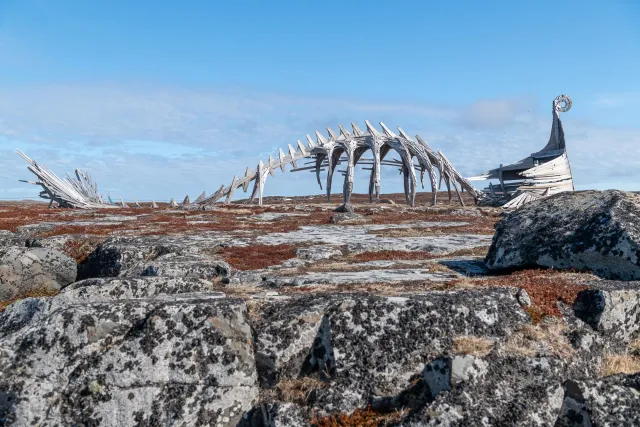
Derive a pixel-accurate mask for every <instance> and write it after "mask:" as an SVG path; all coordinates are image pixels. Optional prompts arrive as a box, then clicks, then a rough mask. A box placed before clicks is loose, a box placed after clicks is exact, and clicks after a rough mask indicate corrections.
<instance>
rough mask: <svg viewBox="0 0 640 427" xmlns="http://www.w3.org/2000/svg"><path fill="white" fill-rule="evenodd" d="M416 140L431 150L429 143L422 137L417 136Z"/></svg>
mask: <svg viewBox="0 0 640 427" xmlns="http://www.w3.org/2000/svg"><path fill="white" fill-rule="evenodd" d="M416 139H417V140H418V142H419V143H420V144H422V145H424V146H425V147H427V148H429V149H431V148H430V147H429V144H427V143H426V142H425V141H424V139H422V138H421V137H420V135H416Z"/></svg>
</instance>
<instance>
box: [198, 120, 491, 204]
mask: <svg viewBox="0 0 640 427" xmlns="http://www.w3.org/2000/svg"><path fill="white" fill-rule="evenodd" d="M351 125H352V128H353V132H352V133H350V132H348V131H346V130H345V129H344V127H343V126H342V125H339V129H340V132H339V134H336V133H335V132H334V131H333V130H332V129H331V128H327V133H328V139H327V138H325V137H324V136H323V135H322V134H321V133H320V132H319V131H316V132H315V136H316V141H315V142H314V141H313V140H312V138H311V136H310V135H306V139H307V142H308V145H309V146H308V149H307V147H305V146H304V145H303V144H302V142H300V141H297V144H298V147H299V151H296V150H295V149H294V148H293V147H292V146H291V145H288V149H289V153H288V154H285V152H284V151H283V150H281V149H279V150H278V159H274V158H273V156H269V161H268V163H267V164H266V165H265V164H264V163H262V162H260V164H259V165H258V170H256V171H255V172H254V171H251V169H250V168H247V172H246V174H245V177H244V178H243V179H240V180H236V179H234V181H233V182H232V184H231V185H230V186H229V187H224V191H223V196H227V199H229V198H230V194H233V192H234V191H235V189H236V188H239V187H242V188H243V190H244V191H246V190H247V186H248V184H249V183H250V182H251V181H253V182H254V188H253V191H252V194H251V198H252V200H255V199H256V198H257V199H258V202H259V203H262V196H261V195H262V193H263V191H264V185H265V181H266V176H267V175H274V173H275V170H276V169H278V168H280V169H281V170H282V171H286V165H288V164H291V165H292V169H291V172H298V171H305V170H306V171H310V172H315V174H316V180H317V181H318V185H319V186H320V188H321V189H322V188H323V184H322V180H321V178H320V172H324V171H326V180H325V184H326V188H325V189H324V190H325V191H326V194H327V199H328V200H330V199H331V189H332V181H333V175H334V173H335V172H337V173H339V174H341V175H343V176H344V184H343V200H344V201H345V202H348V201H349V200H350V198H351V193H352V192H353V182H354V171H355V167H356V166H357V165H358V163H359V162H360V164H361V165H367V166H371V167H370V168H366V170H371V173H370V183H369V196H370V199H371V200H372V201H373V200H374V196H375V200H379V197H380V171H381V167H382V166H395V167H398V169H399V172H400V173H401V174H403V180H404V181H406V184H405V191H406V199H407V203H409V204H410V205H413V204H414V203H415V194H416V191H417V188H418V178H417V173H416V171H419V172H420V183H421V185H422V187H423V188H424V175H425V173H428V176H429V182H430V184H431V190H432V204H435V201H436V193H437V191H436V190H437V188H436V173H435V171H436V170H438V172H439V173H440V178H441V180H442V179H443V178H444V177H446V179H447V184H448V185H451V184H452V183H453V184H454V188H455V191H456V192H458V191H459V190H458V187H457V186H456V185H455V184H458V185H460V188H461V189H463V190H467V191H469V192H470V193H471V194H473V195H476V194H482V193H481V192H480V191H478V190H476V189H475V188H473V186H471V184H470V183H469V182H468V181H466V180H465V179H464V178H463V177H462V176H461V175H460V174H459V173H458V172H457V171H456V170H455V169H454V168H453V166H452V165H451V164H450V162H449V161H448V160H447V159H446V158H445V157H444V155H443V154H442V153H435V152H434V151H433V150H431V148H429V146H428V145H427V144H426V143H425V142H424V141H423V140H422V139H421V138H420V137H419V136H417V137H416V138H417V141H416V140H412V139H410V138H409V137H408V135H407V134H406V133H405V132H404V130H402V129H401V128H398V130H399V135H397V134H396V133H394V132H393V131H391V130H390V129H389V128H388V127H387V126H386V125H385V124H384V123H382V122H380V126H381V128H382V132H379V131H378V130H377V129H375V128H374V127H373V126H372V125H371V123H369V122H368V121H365V125H366V129H367V132H366V133H363V132H362V131H361V130H360V129H359V128H358V126H357V125H356V124H355V123H352V124H351ZM391 150H393V151H394V152H396V153H397V154H398V157H399V158H398V159H389V160H385V156H386V155H387V154H388V153H389V152H390V151H391ZM365 153H371V157H370V158H369V157H364V156H363V154H365ZM305 158H311V160H310V161H309V162H303V163H304V165H305V166H299V165H298V163H297V162H298V160H300V159H305ZM414 160H415V162H414ZM341 164H345V165H346V169H340V170H338V169H337V166H338V165H341ZM307 165H308V166H307ZM449 192H451V189H450V188H449ZM458 196H459V197H460V195H459V193H458ZM210 199H211V198H208V199H206V200H205V202H208V201H210Z"/></svg>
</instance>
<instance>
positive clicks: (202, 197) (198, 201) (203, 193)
mask: <svg viewBox="0 0 640 427" xmlns="http://www.w3.org/2000/svg"><path fill="white" fill-rule="evenodd" d="M206 198H207V192H206V191H203V192H202V193H200V195H199V196H198V197H197V198H196V199H195V200H194V201H193V203H194V204H196V205H197V204H199V203H200V202H202V201H203V200H204V199H206Z"/></svg>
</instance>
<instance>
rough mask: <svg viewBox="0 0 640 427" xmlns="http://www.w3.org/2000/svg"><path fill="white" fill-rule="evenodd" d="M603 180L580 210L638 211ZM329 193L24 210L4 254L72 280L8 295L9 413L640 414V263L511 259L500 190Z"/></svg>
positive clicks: (75, 420)
mask: <svg viewBox="0 0 640 427" xmlns="http://www.w3.org/2000/svg"><path fill="white" fill-rule="evenodd" d="M605 193H606V192H605ZM605 193H602V194H603V196H602V197H601V200H599V201H598V202H597V203H596V202H594V205H593V206H591V205H589V206H591V207H589V206H587V208H586V210H585V212H584V213H583V214H584V215H583V216H582V217H580V218H583V219H584V223H583V225H584V224H591V223H590V222H589V221H591V220H592V219H593V218H594V216H593V213H594V212H596V211H597V210H598V209H600V210H601V211H603V212H604V210H605V208H606V209H609V210H610V211H611V212H614V213H615V214H616V215H618V216H620V217H621V216H622V213H619V212H618V210H617V209H618V208H617V207H616V206H618V205H617V204H619V203H623V202H621V200H622V201H624V200H626V197H627V196H624V195H622V196H620V198H619V199H616V197H618V196H617V195H616V194H614V193H606V194H605ZM464 194H465V195H466V192H465V193H464ZM574 196H575V195H574ZM575 197H582V196H579V195H578V196H575ZM590 197H591V196H590ZM593 197H596V196H593ZM403 198H404V196H403V195H400V197H399V198H396V199H395V200H396V201H400V202H401V201H402V200H404V199H403ZM311 199H312V198H291V199H283V198H280V199H277V200H276V201H277V203H274V204H273V205H272V206H268V207H264V208H258V207H255V206H251V205H242V206H239V205H234V204H231V205H229V206H223V205H215V206H211V207H208V208H207V209H205V210H200V209H198V210H193V209H186V208H185V209H179V210H177V209H172V210H167V209H158V210H152V209H142V210H138V209H123V210H122V211H121V212H116V213H115V214H114V212H115V211H114V210H109V211H108V212H101V211H92V212H86V211H80V210H45V209H42V210H39V211H37V212H36V213H37V218H38V221H41V223H37V222H38V221H35V222H34V223H33V224H30V223H27V222H21V221H19V220H15V219H12V221H14V222H13V223H12V224H13V226H12V227H11V231H4V232H3V231H0V257H1V258H0V260H1V261H2V262H0V272H2V271H11V272H12V275H11V277H18V276H19V275H17V274H16V272H17V271H22V272H24V273H25V274H27V273H28V274H32V272H35V270H33V269H32V270H30V268H32V267H30V265H31V264H28V263H24V264H20V268H22V270H18V269H16V268H15V266H16V264H15V260H22V259H28V260H32V261H33V263H32V264H34V265H35V259H36V258H37V259H38V263H40V264H39V265H41V270H38V272H37V274H32V275H31V276H29V277H31V278H37V277H43V278H44V277H46V278H47V280H50V281H51V284H52V286H55V289H54V292H50V293H40V294H36V295H52V296H42V297H28V298H23V299H19V298H12V297H9V298H0V426H5V425H6V426H33V425H37V426H41V427H56V426H57V427H63V426H65V427H66V426H92V427H98V426H100V427H102V426H109V427H110V426H114V427H115V426H154V427H156V426H157V427H160V426H162V427H186V426H215V427H218V426H219V427H227V426H234V427H235V426H241V427H264V426H269V427H285V426H286V427H294V426H295V427H298V426H317V427H324V426H451V427H454V426H455V427H476V426H501V427H502V426H504V427H506V426H527V427H528V426H532V427H533V426H536V427H541V426H555V427H578V426H580V427H586V426H591V427H595V426H636V425H639V424H640V419H639V414H640V383H639V379H638V378H639V375H640V326H639V325H640V311H639V307H640V282H637V281H622V280H609V279H602V278H599V277H596V276H595V275H593V274H589V273H582V272H559V271H557V270H537V269H525V270H523V271H519V272H515V273H513V274H511V273H510V274H502V272H500V273H501V274H495V273H493V272H492V271H491V270H489V269H487V268H486V266H485V263H484V261H483V259H484V257H485V255H486V253H487V249H488V245H489V243H490V242H491V236H490V235H489V234H488V232H487V230H489V232H491V230H492V227H493V224H494V223H495V222H496V221H497V218H498V215H499V213H498V212H497V211H493V210H491V208H486V209H482V210H480V209H478V208H477V207H475V206H471V207H462V206H456V207H455V208H453V207H451V206H437V207H435V208H430V207H425V206H419V207H417V208H415V209H408V208H406V207H405V206H403V205H401V204H398V205H394V204H388V205H386V206H381V205H369V204H365V203H361V204H358V203H356V205H355V208H356V211H357V212H358V214H357V215H358V216H357V218H358V219H359V220H360V219H362V218H364V219H366V223H363V224H356V223H351V224H347V223H344V222H343V223H342V224H332V223H331V216H334V215H338V214H337V213H334V212H333V211H334V209H335V205H329V204H322V203H312V202H310V200H311ZM354 199H355V200H356V201H357V200H358V198H357V196H356V197H354ZM443 199H445V197H443ZM269 200H270V199H269V198H265V201H266V202H268V201H269ZM318 200H324V198H319V199H318ZM390 200H391V199H390ZM549 200H551V201H553V198H552V199H549ZM616 200H617V201H616ZM624 203H626V202H624ZM575 205H576V206H577V203H576V204H575ZM567 206H568V207H567V209H568V210H570V209H573V208H574V207H575V206H574V205H573V204H571V203H569V204H567ZM572 206H574V207H572ZM625 206H626V205H625ZM525 208H527V207H525ZM3 209H5V210H3ZM33 209H34V208H33V207H27V208H25V210H24V212H26V213H21V214H20V215H26V214H27V213H28V212H30V211H31V210H33ZM564 209H565V208H563V207H562V206H561V208H558V209H555V211H554V212H555V213H554V214H553V215H554V216H553V218H556V219H558V221H556V222H555V223H554V222H553V221H551V222H550V223H549V224H556V225H558V224H560V225H562V224H564V223H563V222H562V221H564V219H565V216H566V215H565V212H564ZM576 209H577V208H576ZM522 211H524V209H523V210H522ZM0 212H2V213H3V214H4V215H7V210H6V208H4V207H3V206H2V205H1V204H0ZM20 212H23V211H20ZM520 212H521V211H520V210H519V211H516V212H514V213H512V214H511V215H520ZM545 212H547V211H545ZM550 212H551V211H548V212H547V214H548V215H549V217H551V213H550ZM629 212H632V210H629ZM292 214H294V215H292ZM340 215H342V214H340ZM522 215H525V214H524V213H523V214H522ZM345 216H347V215H345ZM618 216H616V218H618ZM525 217H526V215H525ZM2 218H3V217H2V216H0V225H2ZM492 218H494V219H492ZM509 218H511V217H510V216H509V217H507V218H506V219H505V220H504V221H506V222H507V223H508V224H510V225H511V226H514V227H515V225H514V224H515V222H509V221H511V220H510V219H509ZM536 218H538V217H536ZM541 218H543V217H540V218H539V219H536V221H537V222H539V223H541V222H542V220H541ZM545 218H546V217H545ZM234 221H235V222H234ZM619 222H620V221H619ZM597 223H598V224H600V225H601V226H602V227H604V228H597V227H596V228H594V229H593V230H609V228H606V227H608V226H609V225H611V224H612V223H613V222H611V221H609V222H607V221H604V220H603V221H600V222H597ZM61 225H62V226H64V227H62V228H59V227H61ZM147 225H148V227H147ZM534 225H536V226H537V225H540V224H538V223H536V224H534ZM534 225H532V226H534ZM109 227H111V229H110V230H111V231H109V232H106V231H105V230H106V228H109ZM216 227H217V228H216ZM567 227H569V228H567V230H569V231H570V230H574V229H579V228H580V226H579V225H578V226H574V225H570V226H569V225H567ZM570 227H574V228H570ZM575 227H577V228H575ZM585 227H587V226H586V225H585ZM630 227H631V226H630ZM79 229H81V230H85V232H84V233H80V232H78V230H79ZM498 229H499V233H500V227H498ZM56 230H58V231H61V232H60V233H56ZM69 230H72V231H73V232H74V233H76V232H77V233H76V234H66V233H68V232H69ZM173 230H178V231H175V232H173ZM62 231H64V232H62ZM92 233H94V234H92ZM136 233H141V234H143V235H136ZM502 233H503V234H502V236H503V237H504V236H505V235H506V234H504V230H503V231H502ZM512 233H515V232H512ZM529 234H531V233H529V232H528V233H526V235H525V234H524V233H522V234H512V237H513V236H517V239H520V243H521V244H529V243H530V242H531V239H533V237H531V236H530V235H529ZM513 238H514V239H515V238H516V237H513ZM496 239H497V237H496ZM527 239H529V240H527ZM593 240H594V241H600V242H606V241H607V240H606V239H604V238H600V237H597V236H596V237H594V238H593ZM504 242H505V245H506V246H505V247H507V248H509V251H513V254H514V256H524V255H522V251H521V249H518V247H517V246H515V242H514V241H512V240H505V241H504ZM554 242H556V240H553V239H552V240H551V246H550V247H553V244H555V243H554ZM611 242H613V240H611ZM493 243H494V245H495V244H496V240H495V239H494V241H493ZM512 244H513V246H509V245H512ZM492 250H493V249H492ZM519 251H520V252H519ZM532 253H533V252H532ZM559 253H561V254H562V253H563V252H562V251H560V252H559ZM36 254H37V255H38V256H37V257H36ZM46 254H50V255H52V254H59V255H60V257H53V256H49V258H47V256H46ZM63 254H64V255H63ZM518 254H521V255H518ZM65 257H66V258H65ZM41 258H42V259H41ZM559 259H560V258H559ZM54 260H57V261H55V262H54ZM72 265H73V268H71V266H72ZM76 265H77V272H78V274H77V277H75V271H76V270H74V269H75V268H76ZM25 266H26V267H25ZM66 266H68V267H69V269H68V270H67V269H66ZM617 266H623V269H622V270H621V271H630V270H625V269H626V268H627V267H628V265H627V264H624V263H622V264H615V265H614V267H616V268H617ZM23 267H25V268H23ZM3 269H5V270H3ZM72 270H73V275H72V274H71V272H72ZM25 274H23V275H22V276H20V277H26V276H25ZM598 274H600V273H598ZM600 275H601V276H602V274H600ZM72 276H73V277H72ZM0 277H3V276H0ZM621 277H622V276H621ZM625 277H627V276H625ZM3 280H4V279H3ZM12 280H14V279H12ZM25 283H31V284H35V283H38V285H37V286H40V285H41V284H43V283H44V285H45V286H46V285H47V284H48V283H49V282H46V281H44V279H43V281H41V282H34V281H30V282H29V281H26V282H25ZM20 292H23V293H24V290H20ZM54 294H55V295H54ZM32 295H33V294H32ZM22 297H24V295H22Z"/></svg>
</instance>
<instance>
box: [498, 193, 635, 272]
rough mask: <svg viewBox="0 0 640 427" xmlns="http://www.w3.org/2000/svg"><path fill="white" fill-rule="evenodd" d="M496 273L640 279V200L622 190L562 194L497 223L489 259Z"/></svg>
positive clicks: (529, 205) (541, 201)
mask: <svg viewBox="0 0 640 427" xmlns="http://www.w3.org/2000/svg"><path fill="white" fill-rule="evenodd" d="M486 263H487V266H488V267H489V268H492V269H505V268H518V267H527V266H542V267H553V268H561V269H566V268H571V267H573V268H575V269H588V270H591V271H593V272H594V273H596V274H598V275H600V276H602V277H605V278H610V279H622V280H634V279H640V197H639V196H637V195H635V194H632V193H625V192H622V191H617V190H609V191H578V192H572V193H560V194H556V195H554V196H551V197H549V198H546V199H543V200H539V201H535V202H532V203H529V204H527V205H525V206H524V207H522V208H520V209H518V210H516V211H515V212H513V213H511V214H509V215H508V216H507V217H506V218H504V219H502V220H501V221H500V222H498V224H496V233H495V235H494V237H493V242H492V244H491V248H490V249H489V253H488V255H487V258H486Z"/></svg>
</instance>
